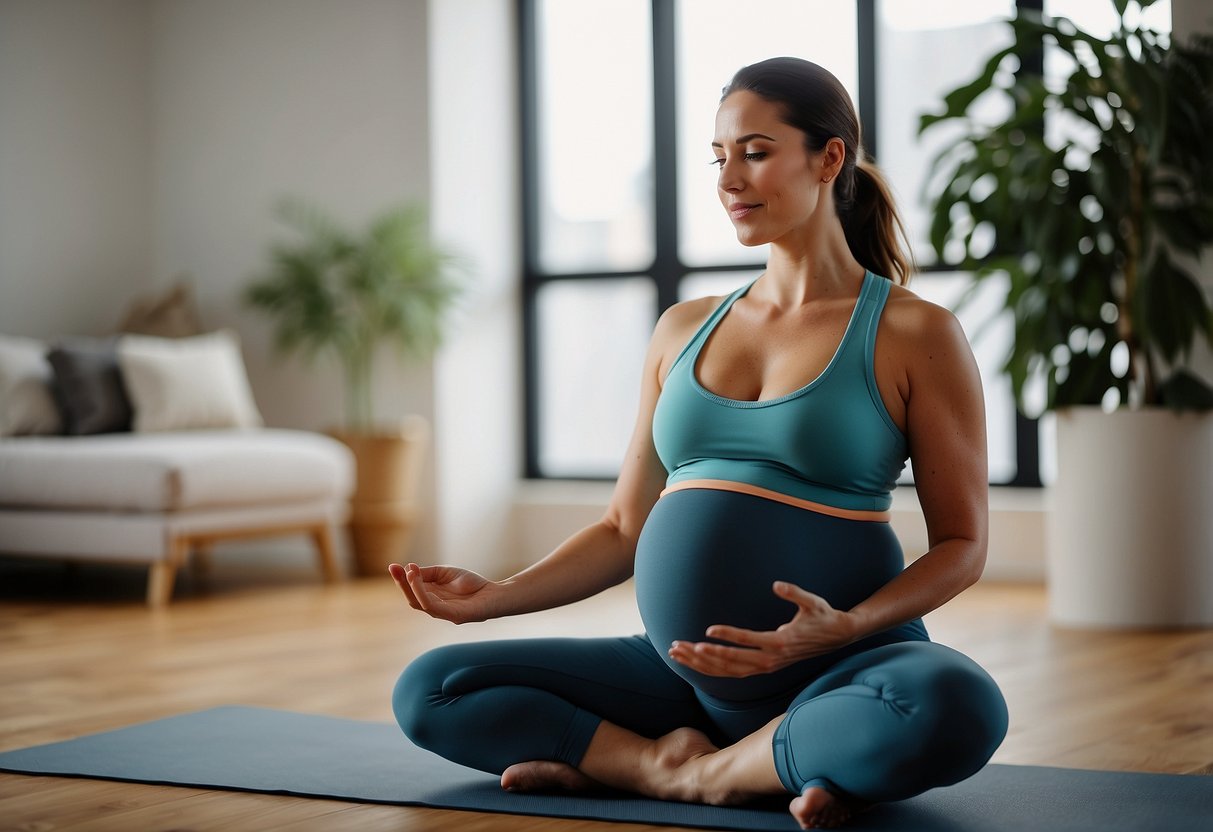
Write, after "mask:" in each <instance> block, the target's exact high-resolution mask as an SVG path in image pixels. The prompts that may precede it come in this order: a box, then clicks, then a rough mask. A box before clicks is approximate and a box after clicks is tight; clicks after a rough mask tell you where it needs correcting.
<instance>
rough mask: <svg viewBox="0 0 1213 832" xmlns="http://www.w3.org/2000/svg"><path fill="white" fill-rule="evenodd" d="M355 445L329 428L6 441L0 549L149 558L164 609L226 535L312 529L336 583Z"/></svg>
mask: <svg viewBox="0 0 1213 832" xmlns="http://www.w3.org/2000/svg"><path fill="white" fill-rule="evenodd" d="M353 484H354V462H353V457H352V455H351V454H350V452H349V449H348V448H346V446H345V445H343V444H341V443H340V442H338V441H336V440H334V439H331V438H329V437H327V436H323V435H321V434H315V433H308V432H303V431H290V430H271V429H265V428H253V429H243V430H232V429H223V430H208V431H174V432H166V433H159V434H157V433H151V434H139V433H112V434H101V435H96V436H18V437H7V438H4V439H0V553H4V554H13V555H29V556H36V557H51V558H62V559H68V560H102V561H106V560H108V561H121V562H135V563H146V564H148V565H149V566H150V574H149V580H148V589H147V601H148V603H149V604H151V605H153V606H159V605H163V604H165V603H167V602H168V600H169V598H170V597H171V595H172V590H173V580H174V577H175V575H176V572H177V569H178V568H179V567H180V566H182V564H183V563H184V562H185V561H186V559H187V558H188V557H189V556H190V555H191V553H193V554H195V555H198V556H204V553H205V552H206V550H207V549H208V548H209V547H210V545H211V544H212V543H214V542H215V541H217V540H222V539H228V538H238V537H257V536H266V535H279V534H298V533H302V534H306V535H308V536H310V537H311V539H312V541H313V543H314V545H315V547H316V551H317V555H318V557H319V562H320V568H321V570H322V572H323V574H324V577H325V579H326V580H333V579H335V578H336V577H337V576H338V574H339V570H338V565H337V562H336V557H335V554H334V533H335V530H336V528H338V527H339V526H340V525H341V524H342V523H344V521H345V519H346V514H347V511H348V505H349V503H348V500H349V496H350V494H351V492H352V491H353Z"/></svg>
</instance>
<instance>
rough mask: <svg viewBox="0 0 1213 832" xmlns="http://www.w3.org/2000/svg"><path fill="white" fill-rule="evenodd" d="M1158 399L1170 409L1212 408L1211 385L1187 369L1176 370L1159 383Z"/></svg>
mask: <svg viewBox="0 0 1213 832" xmlns="http://www.w3.org/2000/svg"><path fill="white" fill-rule="evenodd" d="M1158 394H1159V401H1160V402H1161V403H1162V404H1163V405H1165V406H1167V407H1169V408H1171V409H1172V410H1179V411H1182V410H1197V411H1207V410H1213V387H1211V386H1210V385H1209V384H1208V383H1207V382H1206V381H1204V380H1203V379H1201V378H1198V377H1197V376H1196V375H1195V374H1193V373H1192V372H1190V371H1188V370H1182V369H1181V370H1176V371H1175V372H1174V373H1172V374H1171V376H1170V377H1169V378H1168V379H1167V380H1166V381H1164V382H1163V383H1162V384H1160V385H1159V388H1158Z"/></svg>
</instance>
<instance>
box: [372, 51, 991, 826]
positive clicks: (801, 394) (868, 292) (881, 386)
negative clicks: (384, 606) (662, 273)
mask: <svg viewBox="0 0 1213 832" xmlns="http://www.w3.org/2000/svg"><path fill="white" fill-rule="evenodd" d="M711 150H712V152H713V153H714V156H715V164H716V165H717V166H718V168H719V173H718V183H717V188H718V193H719V195H720V200H721V202H722V204H723V206H724V209H725V210H726V211H727V212H728V215H729V218H730V219H731V220H732V222H733V225H734V227H735V229H736V232H737V237H738V239H739V240H740V241H741V242H742V243H743V244H745V245H762V244H766V243H769V244H770V256H769V260H768V263H767V268H766V271H764V272H763V273H762V274H761V275H760V276H759V277H758V278H757V279H756V280H755V281H753V282H752V283H750V284H749V285H747V286H744V287H742V288H741V289H739V290H738V291H736V292H734V293H732V294H730V295H728V296H727V297H724V298H704V299H701V300H694V301H688V302H685V303H680V304H678V305H676V306H674V307H672V308H670V309H669V310H667V311H666V312H665V314H664V315H662V317H661V320H660V321H659V322H658V324H657V327H656V330H655V331H654V334H653V338H652V343H651V345H650V348H649V353H648V357H647V360H646V363H645V367H644V381H643V389H642V394H641V405H640V413H639V417H638V419H637V424H636V429H635V432H634V434H633V436H632V440H631V444H630V446H629V448H628V452H627V457H626V459H625V460H624V461H623V465H622V469H621V473H620V476H619V480H618V483H617V485H616V488H615V492H614V495H613V498H612V501H611V504H610V507H609V508H608V510H607V512H606V515H605V516H604V517H603V518H602V520H601V521H599V522H598V523H596V524H594V525H592V526H589V527H588V528H586V529H584V530H582V531H581V532H579V533H578V534H575V535H574V536H573V537H571V538H570V539H569V540H567V541H566V542H565V543H564V544H562V545H561V546H560V547H558V548H557V549H556V550H555V551H553V552H552V553H551V554H549V555H547V556H546V557H545V558H543V559H542V560H540V561H539V562H538V563H536V564H535V565H534V566H532V567H530V568H528V569H526V570H524V571H523V572H520V573H519V574H517V575H515V576H513V577H511V578H509V579H506V580H503V581H489V580H486V579H485V578H483V577H481V576H479V575H476V574H474V573H471V572H468V571H466V570H463V569H459V568H456V567H452V566H426V567H419V566H417V565H416V564H411V563H410V564H407V565H403V566H402V565H400V564H393V565H392V566H391V574H392V577H393V578H394V579H395V580H396V582H397V583H398V584H399V585H400V588H401V590H402V591H403V593H404V595H405V597H406V598H407V600H408V602H409V604H410V605H411V606H412V607H413V608H415V609H417V610H421V611H423V612H424V613H427V614H428V615H430V616H433V617H435V618H440V619H445V620H449V621H453V622H455V623H464V622H469V621H483V620H485V619H489V618H496V617H500V616H506V615H516V614H519V613H527V612H534V611H536V610H543V609H550V608H552V607H557V606H560V605H563V604H568V603H572V602H574V601H578V600H581V599H583V598H587V597H589V596H591V595H593V594H595V593H597V592H600V591H602V590H603V589H606V588H607V587H610V586H614V585H616V584H618V583H620V582H621V581H624V580H626V579H627V578H629V577H631V576H633V575H634V576H635V584H636V594H637V600H638V603H639V607H640V612H641V616H642V618H643V620H644V625H645V629H646V634H645V635H643V636H635V637H630V638H602V639H566V638H550V639H527V640H520V641H497V642H485V643H480V644H459V645H452V646H447V647H443V648H439V649H437V650H434V651H431V652H429V653H426V654H425V655H423V656H421V657H420V658H418V659H417V660H416V661H415V662H413V663H412V664H411V665H409V667H408V668H407V669H406V670H405V671H404V674H403V675H402V676H401V678H400V681H399V682H398V683H397V685H396V689H395V693H394V697H393V706H394V709H395V713H396V717H397V719H398V720H399V722H400V725H401V727H402V728H403V730H404V732H405V733H406V734H407V735H408V736H409V737H410V738H411V739H412V740H413V741H414V742H415V743H417V744H418V745H420V746H422V747H424V748H428V749H430V750H432V751H434V752H437V753H438V754H441V755H442V756H444V757H446V758H448V759H450V760H453V761H455V762H457V763H461V764H463V765H466V766H472V767H474V768H478V769H482V770H484V771H489V772H493V773H499V774H500V775H501V783H502V786H503V787H504V788H506V789H511V790H518V791H528V790H548V789H572V790H580V789H587V790H588V789H592V788H596V787H603V786H606V787H612V788H620V789H627V790H631V791H634V792H638V793H641V794H645V795H649V796H651V797H657V798H664V799H671V800H682V801H694V802H704V803H713V804H731V803H741V802H744V801H747V800H751V799H754V798H757V797H761V796H769V795H777V794H782V793H787V794H790V795H792V796H793V798H792V800H791V804H790V807H789V809H790V811H791V813H792V815H793V816H794V817H795V818H796V820H797V821H798V822H799V823H800V825H801V826H803V827H805V828H809V827H831V826H837V825H839V824H841V823H843V822H845V821H846V820H847V818H849V817H850V816H851V814H852V813H854V812H855V811H856V810H857V809H859V808H861V807H863V806H865V805H868V804H871V803H873V802H877V801H889V800H900V799H904V798H907V797H910V796H912V795H915V794H919V793H921V792H923V791H925V790H927V789H930V788H934V787H936V786H942V785H948V784H951V783H955V782H957V781H959V780H962V779H964V778H966V777H968V776H970V775H971V774H973V773H975V772H976V771H977V770H978V769H979V768H981V767H982V766H983V765H984V764H985V763H986V761H987V760H989V758H990V756H991V754H993V752H994V750H995V749H996V748H997V746H998V744H999V743H1000V742H1001V741H1002V738H1003V736H1004V734H1005V733H1006V728H1007V713H1006V706H1005V704H1004V702H1003V698H1002V696H1001V694H1000V693H999V691H998V688H997V686H996V685H995V684H994V682H993V680H992V679H991V678H990V677H989V675H987V674H986V673H985V671H983V670H982V669H981V668H980V667H979V666H977V665H976V664H975V663H974V662H973V661H971V660H970V659H968V658H967V657H965V656H963V655H961V654H959V653H957V652H956V651H954V650H951V649H949V648H947V647H944V646H942V645H939V644H936V643H933V642H931V641H930V639H929V637H928V635H927V632H926V629H925V628H924V627H923V624H922V620H921V618H922V616H923V615H925V614H926V613H928V612H930V611H931V610H933V609H935V608H937V607H939V606H940V605H941V604H943V603H945V602H946V601H948V600H949V599H951V598H952V597H954V596H955V595H956V594H958V593H959V592H961V591H962V590H964V589H965V588H966V587H968V586H969V585H971V584H972V583H973V582H974V581H976V580H977V578H978V577H979V576H980V574H981V571H982V568H983V565H984V562H985V556H986V534H987V506H986V494H987V485H986V483H987V474H986V438H985V416H984V412H983V399H982V392H981V381H980V378H979V376H978V372H977V368H976V365H975V363H974V360H973V356H972V353H971V351H970V349H969V347H968V343H967V341H966V340H965V337H964V334H963V333H962V331H961V329H960V327H959V325H958V323H957V322H956V320H955V318H954V317H953V316H952V315H951V314H950V313H949V312H947V311H946V310H943V309H941V308H939V307H937V306H934V305H932V304H930V303H927V302H926V301H923V300H921V299H920V298H918V297H917V296H916V295H914V294H913V293H912V292H910V291H909V290H908V289H906V288H905V287H904V285H903V284H904V283H905V282H906V281H907V280H908V278H909V273H910V259H909V257H908V255H907V253H906V251H905V249H904V247H903V246H902V245H901V242H902V239H903V237H904V235H903V234H901V233H900V232H901V224H900V219H899V217H898V214H897V210H896V207H895V206H894V204H893V202H892V199H891V197H890V194H889V191H888V189H887V187H886V186H885V184H884V182H883V179H882V178H881V176H880V174H879V172H878V171H877V170H876V168H875V167H874V166H873V165H872V164H871V163H869V162H867V161H865V160H864V159H863V154H862V145H861V143H860V128H859V123H858V119H857V117H856V115H855V110H854V107H853V105H852V103H851V100H850V98H849V96H848V95H847V93H846V90H845V89H844V88H843V87H842V85H841V84H840V83H839V82H838V80H837V79H836V78H835V77H834V76H833V75H831V74H830V73H829V72H827V71H826V70H824V69H822V68H821V67H819V66H817V65H816V64H813V63H810V62H808V61H802V60H798V59H792V58H776V59H772V60H769V61H763V62H761V63H758V64H754V65H752V66H748V67H745V68H743V69H741V70H740V71H739V72H738V73H737V74H736V75H735V76H734V78H733V79H732V81H731V82H730V84H729V85H728V86H727V87H726V88H725V90H724V94H723V96H722V98H721V104H720V107H719V110H718V112H717V116H716V125H715V136H714V138H713V139H712V142H711ZM907 458H908V459H910V460H911V461H912V463H913V466H914V481H915V485H916V487H917V490H918V496H919V499H920V501H921V503H922V508H923V513H924V515H925V517H926V522H927V530H928V534H929V538H930V549H929V551H928V552H926V554H924V555H923V556H922V557H920V558H919V559H917V560H916V561H914V562H913V563H912V564H911V565H910V566H908V567H906V566H905V563H904V559H903V555H902V552H901V548H900V546H899V544H898V542H897V539H896V537H895V536H894V535H893V532H892V530H891V529H890V527H889V522H888V521H889V516H888V511H889V505H890V496H891V491H892V489H893V488H894V485H895V482H896V479H897V477H898V475H899V473H900V472H901V470H902V468H903V466H904V464H905V461H906V459H907Z"/></svg>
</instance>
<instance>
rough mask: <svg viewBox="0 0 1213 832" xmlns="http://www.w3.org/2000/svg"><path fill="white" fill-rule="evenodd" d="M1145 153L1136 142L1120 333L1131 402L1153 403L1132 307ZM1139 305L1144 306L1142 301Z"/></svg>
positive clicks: (1138, 258) (1151, 379) (1138, 262)
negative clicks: (1126, 364)
mask: <svg viewBox="0 0 1213 832" xmlns="http://www.w3.org/2000/svg"><path fill="white" fill-rule="evenodd" d="M1145 157H1146V149H1145V147H1143V146H1142V145H1141V144H1139V143H1136V142H1135V143H1134V144H1133V153H1132V156H1131V157H1130V158H1131V161H1130V163H1129V214H1128V217H1127V222H1126V227H1125V274H1124V277H1125V287H1124V294H1123V295H1122V296H1121V299H1120V321H1119V329H1120V336H1121V338H1122V339H1123V340H1124V342H1125V344H1126V345H1127V346H1128V347H1129V404H1130V406H1137V405H1153V404H1155V403H1156V401H1155V399H1156V398H1157V392H1156V390H1155V385H1154V372H1153V367H1152V365H1151V362H1150V356H1149V354H1148V353H1147V352H1146V351H1145V349H1143V347H1142V344H1141V338H1140V335H1139V333H1138V328H1137V325H1136V324H1137V321H1136V318H1135V316H1134V310H1133V309H1132V308H1131V306H1132V299H1134V298H1137V297H1138V291H1139V289H1138V283H1139V282H1140V279H1141V274H1140V270H1141V260H1142V244H1143V240H1142V237H1143V228H1142V225H1143V222H1144V216H1143V215H1144V209H1143V205H1144V203H1145V195H1144V193H1143V191H1144V188H1145V182H1144V177H1143V175H1142V170H1143V168H1144V166H1145ZM1138 307H1139V308H1140V303H1139V304H1138ZM1135 392H1136V393H1137V395H1138V396H1140V399H1139V400H1138V401H1134V398H1135V396H1134V393H1135Z"/></svg>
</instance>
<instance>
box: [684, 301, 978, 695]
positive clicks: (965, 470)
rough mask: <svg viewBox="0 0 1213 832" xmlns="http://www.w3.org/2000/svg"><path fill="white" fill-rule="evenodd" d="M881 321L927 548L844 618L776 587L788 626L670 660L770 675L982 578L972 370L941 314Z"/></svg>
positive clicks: (717, 630) (911, 311) (898, 310)
mask: <svg viewBox="0 0 1213 832" xmlns="http://www.w3.org/2000/svg"><path fill="white" fill-rule="evenodd" d="M907 294H908V293H907ZM885 319H886V320H885V321H882V329H881V332H880V335H879V337H880V338H885V339H887V340H886V341H885V343H884V344H883V345H882V344H880V343H879V342H878V346H877V349H878V357H879V353H881V352H883V354H884V355H886V356H892V357H894V361H895V362H896V363H897V364H898V370H897V373H896V374H895V375H896V386H897V389H898V391H899V397H900V400H901V401H902V402H903V403H904V417H903V418H904V424H905V432H906V436H907V438H908V441H909V448H910V458H911V460H912V462H913V464H914V484H915V487H916V488H917V491H918V497H919V501H920V503H921V504H922V510H923V514H924V516H925V518H926V523H927V535H928V542H929V546H930V548H929V549H928V551H927V552H926V554H924V555H923V556H922V557H920V558H919V559H918V560H916V561H915V562H914V563H912V564H910V566H908V567H907V568H906V569H905V570H904V571H902V572H901V573H900V574H899V575H898V576H897V577H896V578H894V579H893V580H892V581H890V582H889V583H887V584H885V585H884V586H883V587H881V588H880V589H879V590H877V591H876V592H875V593H873V594H872V595H871V596H869V597H868V598H867V599H865V600H864V601H862V602H860V603H859V604H857V605H856V606H855V607H853V608H852V609H850V610H837V609H834V608H833V607H831V606H830V605H829V604H828V603H827V602H826V601H825V600H824V599H823V598H821V597H820V596H818V595H814V594H813V593H810V592H807V591H805V590H803V589H801V588H799V587H796V586H793V585H791V584H787V583H782V582H781V583H777V584H776V585H775V586H774V587H773V591H774V593H775V594H776V595H778V596H779V597H781V598H783V599H785V600H787V601H790V602H792V603H794V604H795V605H796V607H797V611H796V613H795V615H794V616H793V617H792V619H791V620H790V621H789V622H788V623H787V624H784V625H783V626H781V627H779V628H778V629H777V630H772V631H767V632H756V631H752V630H743V629H740V628H736V627H728V626H715V627H710V628H709V629H708V631H707V633H706V635H707V636H708V637H710V638H714V639H719V640H721V641H727V642H730V643H731V645H738V646H730V645H720V644H713V643H710V642H695V643H691V642H679V643H677V644H675V645H674V646H673V647H672V649H671V650H670V655H671V656H672V657H673V658H674V659H676V660H677V661H680V662H682V663H683V664H686V665H687V666H688V667H691V668H692V669H694V670H698V671H700V672H702V673H707V674H709V675H717V676H750V675H754V674H757V673H769V672H772V671H774V670H778V669H779V668H781V667H786V666H787V665H789V664H792V663H794V662H796V661H800V660H802V659H806V658H809V657H811V656H814V655H818V654H821V653H826V652H829V651H831V650H836V649H838V648H840V647H843V646H845V645H847V644H850V643H852V642H855V641H858V640H860V639H862V638H864V637H866V636H869V635H872V634H874V633H878V632H881V631H883V630H887V629H889V628H891V627H895V626H897V625H898V624H903V623H905V622H907V621H911V620H913V619H915V618H919V617H921V616H923V615H925V614H927V613H928V612H931V611H932V610H934V609H936V608H938V607H940V606H942V605H943V604H944V603H946V602H947V601H949V600H950V599H952V598H953V597H955V596H956V595H958V594H959V593H960V592H962V591H963V590H964V589H966V588H967V587H969V586H970V585H972V584H973V583H974V582H975V581H976V580H977V579H978V578H979V577H980V576H981V572H982V569H983V568H984V566H985V559H986V546H987V525H988V502H987V492H988V475H987V467H986V466H987V463H986V431H985V402H984V398H983V396H982V391H981V377H980V374H979V373H978V370H977V363H976V361H975V360H974V358H973V353H972V350H971V349H970V348H969V344H968V341H967V339H966V338H965V335H964V332H963V330H962V329H961V328H960V324H959V322H957V320H956V318H955V316H953V315H952V314H951V313H950V312H948V311H947V310H944V309H942V308H940V307H937V306H935V305H933V304H929V303H926V302H924V301H920V300H917V299H916V298H912V297H907V298H905V299H904V300H901V301H900V302H899V303H898V304H897V305H896V307H894V304H892V303H890V307H889V308H888V310H887V311H886V315H885ZM886 323H887V325H886ZM901 415H902V414H901V413H900V412H899V413H898V414H895V418H897V416H901ZM899 421H900V420H899Z"/></svg>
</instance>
